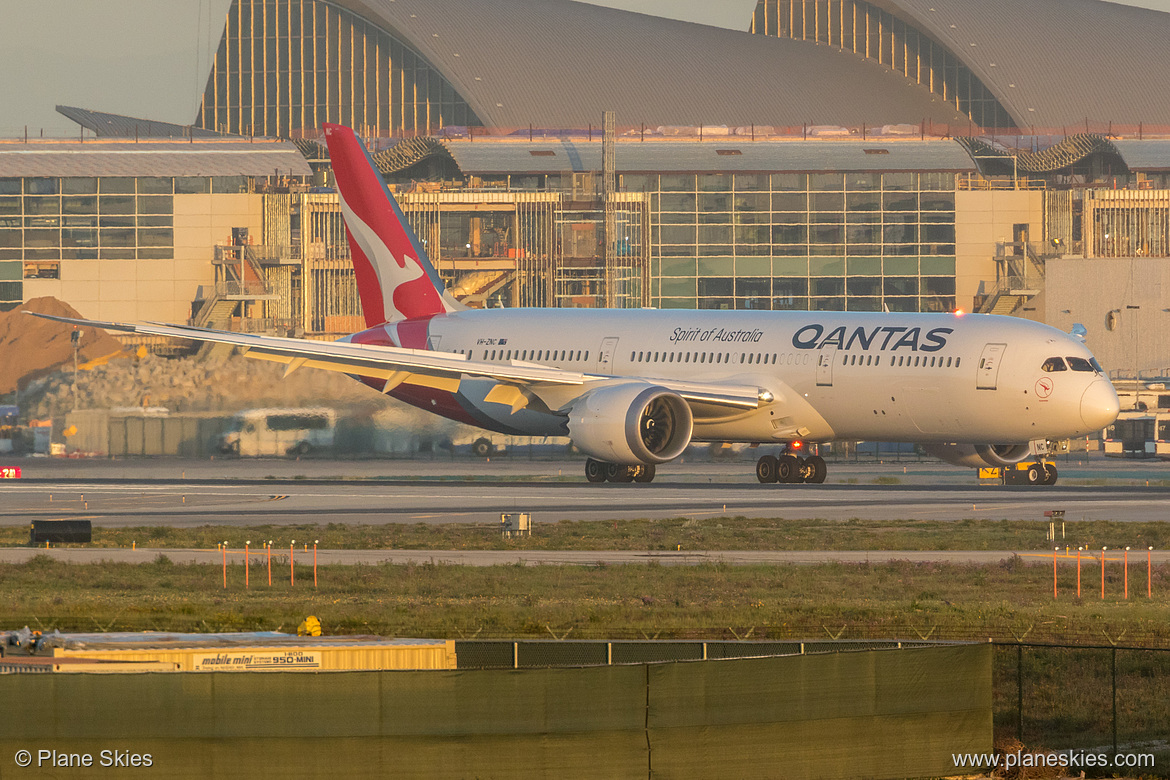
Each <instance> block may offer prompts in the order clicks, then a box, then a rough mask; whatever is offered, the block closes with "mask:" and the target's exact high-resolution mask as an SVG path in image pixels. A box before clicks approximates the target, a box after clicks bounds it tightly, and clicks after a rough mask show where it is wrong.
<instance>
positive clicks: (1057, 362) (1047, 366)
mask: <svg viewBox="0 0 1170 780" xmlns="http://www.w3.org/2000/svg"><path fill="white" fill-rule="evenodd" d="M1040 370H1041V371H1067V370H1068V367H1067V366H1066V365H1065V364H1064V358H1058V357H1050V358H1048V359H1047V360H1045V361H1044V365H1042V366H1040Z"/></svg>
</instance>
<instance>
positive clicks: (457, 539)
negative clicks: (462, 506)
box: [0, 517, 1170, 550]
mask: <svg viewBox="0 0 1170 780" xmlns="http://www.w3.org/2000/svg"><path fill="white" fill-rule="evenodd" d="M1047 531H1048V523H1046V522H1043V521H1011V520H982V519H980V520H974V519H967V520H957V521H936V520H901V521H876V520H861V519H853V520H845V521H838V520H823V519H809V520H790V519H784V518H775V519H758V518H745V517H730V518H727V517H725V518H715V519H710V520H694V519H691V520H686V519H682V518H674V519H667V520H616V521H604V522H603V521H572V520H562V521H560V522H556V523H542V524H538V525H537V526H535V529H534V532H533V535H532V536H530V537H522V538H513V539H504V538H503V537H502V536H501V534H500V528H499V526H498V525H487V524H463V523H449V524H438V525H435V524H426V523H417V524H414V525H404V524H381V525H354V524H349V523H344V524H343V523H331V524H329V525H279V526H276V525H267V526H251V527H232V526H218V525H214V526H213V525H208V526H200V527H196V528H173V527H169V526H152V527H137V528H105V527H97V528H95V529H94V532H93V533H94V537H93V545H91V546H97V547H130V546H131V544H132V543H133V544H137V545H138V546H139V547H152V548H153V547H160V548H215V547H216V546H217V545H218V544H219V543H221V542H223V541H225V540H226V541H227V542H228V545H229V547H232V548H233V549H234V548H243V546H244V542H245V541H248V540H250V541H251V542H252V543H253V545H257V544H260V543H261V541H263V540H273V541H274V542H275V543H276V546H277V547H280V546H287V545H288V542H289V540H290V539H298V540H302V541H303V540H306V539H309V540H312V539H318V540H320V543H321V545H322V546H324V547H329V548H333V549H350V550H370V549H406V550H411V549H414V550H420V549H421V550H674V549H677V548H678V547H679V546H680V545H681V547H682V549H684V550H1043V549H1048V550H1051V549H1052V544H1053V543H1052V542H1049V541H1048V540H1047V538H1046V534H1047ZM27 543H28V529H27V527H24V526H6V527H4V528H0V546H3V545H8V546H14V545H24V544H27ZM1057 543H1058V544H1060V545H1061V546H1065V545H1067V546H1070V547H1072V548H1073V549H1075V548H1076V547H1077V546H1079V545H1084V546H1086V547H1087V548H1089V549H1096V550H1100V549H1101V547H1102V546H1107V547H1109V548H1110V549H1119V548H1122V547H1126V546H1130V547H1133V548H1134V549H1145V548H1146V547H1154V548H1155V549H1159V550H1164V549H1167V548H1168V547H1170V523H1168V522H1157V521H1151V522H1136V523H1135V522H1125V523H1122V522H1111V521H1068V522H1067V523H1065V524H1064V538H1061V527H1060V525H1058V526H1057Z"/></svg>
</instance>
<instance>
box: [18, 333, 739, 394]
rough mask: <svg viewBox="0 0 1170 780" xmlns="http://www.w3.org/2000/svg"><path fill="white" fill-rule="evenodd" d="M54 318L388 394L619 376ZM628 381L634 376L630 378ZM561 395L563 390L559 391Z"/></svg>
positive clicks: (716, 389) (683, 387)
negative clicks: (226, 349)
mask: <svg viewBox="0 0 1170 780" xmlns="http://www.w3.org/2000/svg"><path fill="white" fill-rule="evenodd" d="M27 313H28V314H33V315H34V316H37V317H41V318H43V319H48V320H56V321H58V322H64V323H68V324H70V325H87V326H90V327H97V328H102V329H104V330H112V331H120V332H123V333H141V334H143V335H149V336H169V337H171V338H180V339H190V340H193V341H209V342H214V343H217V344H230V345H232V346H235V347H239V348H240V349H241V350H242V352H243V353H244V354H245V355H246V356H248V357H250V358H257V359H260V360H268V361H272V362H275V363H282V364H284V365H285V366H286V368H285V376H288V375H289V374H291V373H292V372H293V371H295V370H297V369H299V368H317V369H323V370H325V371H337V372H340V373H344V374H357V375H360V376H366V377H374V378H378V379H385V380H386V385H385V387H384V388H383V392H390V391H391V390H393V389H394V388H395V387H397V386H398V385H400V384H408V385H418V386H422V387H431V388H435V389H438V390H445V391H448V392H456V391H458V390H459V383H460V380H461V378H462V377H464V376H470V377H482V378H486V379H494V380H496V381H498V382H501V383H504V385H503V388H497V389H496V390H493V391H492V392H493V393H497V391H500V392H498V393H497V395H496V397H495V398H493V397H492V395H490V394H489V397H488V400H491V401H496V402H499V403H508V404H511V405H512V406H513V410H516V409H519V408H521V407H522V406H523V405H524V403H522V401H521V399H522V396H523V390H522V389H521V388H525V389H529V390H532V391H538V390H539V388H540V387H542V386H543V387H558V386H559V387H560V388H561V389H562V392H563V391H564V390H571V388H572V387H573V386H582V387H583V386H584V385H586V384H587V383H595V382H601V381H605V380H613V379H614V378H615V377H610V376H607V375H604V374H585V373H581V372H578V371H569V370H566V369H562V368H556V367H553V366H543V365H539V364H536V363H526V362H521V361H509V362H507V363H489V362H484V361H477V360H469V359H468V358H467V357H466V356H465V355H461V354H458V353H455V352H439V351H434V350H422V349H406V348H403V347H389V346H380V345H375V344H353V343H349V342H344V341H311V340H308V339H292V338H284V337H280V336H259V335H256V334H252V333H235V332H231V331H222V330H211V329H209V328H196V327H191V326H183V325H165V324H160V323H141V324H130V323H121V322H99V321H95V320H81V319H71V318H69V317H57V316H53V315H50V314H39V313H36V312H27ZM623 379H630V378H628V377H623ZM645 381H647V382H650V383H652V384H658V385H662V386H663V387H666V388H668V389H670V390H673V391H674V392H676V393H678V394H679V395H680V396H682V397H683V398H684V399H686V400H687V401H689V402H692V403H699V404H710V405H714V406H725V407H726V406H730V407H735V408H741V409H743V408H746V409H754V408H756V407H757V406H759V404H760V393H761V390H760V389H759V388H758V387H755V386H750V387H749V386H746V385H743V386H741V385H727V384H711V383H703V382H687V381H683V380H674V379H671V380H663V381H658V380H653V379H646V380H645ZM559 394H560V393H558V395H559Z"/></svg>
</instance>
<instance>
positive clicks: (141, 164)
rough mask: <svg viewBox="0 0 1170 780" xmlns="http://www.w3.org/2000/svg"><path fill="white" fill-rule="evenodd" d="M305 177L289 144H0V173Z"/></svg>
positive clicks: (302, 162)
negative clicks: (275, 174) (277, 174)
mask: <svg viewBox="0 0 1170 780" xmlns="http://www.w3.org/2000/svg"><path fill="white" fill-rule="evenodd" d="M274 172H279V173H281V174H286V173H287V174H289V175H292V176H309V175H311V174H312V170H311V169H310V168H309V165H308V163H306V162H305V158H304V157H303V156H301V153H300V152H299V151H297V148H296V147H295V146H293V145H292V144H290V143H272V142H262V141H258V142H255V143H242V142H240V141H216V140H211V139H199V140H195V141H193V142H192V141H174V142H170V143H168V142H165V141H153V142H149V143H134V142H133V141H121V142H116V141H115V142H111V141H86V142H84V143H81V142H78V141H64V142H63V141H39V140H38V141H30V142H29V143H19V142H13V143H4V144H0V176H12V177H22V176H271V175H273V173H274Z"/></svg>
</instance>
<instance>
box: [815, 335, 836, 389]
mask: <svg viewBox="0 0 1170 780" xmlns="http://www.w3.org/2000/svg"><path fill="white" fill-rule="evenodd" d="M836 359H837V345H836V344H829V345H827V346H824V347H821V349H820V351H819V352H817V386H818V387H832V386H833V362H834V361H835V360H836Z"/></svg>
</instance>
